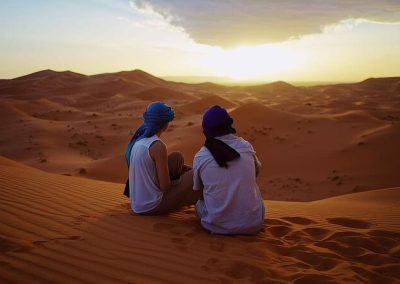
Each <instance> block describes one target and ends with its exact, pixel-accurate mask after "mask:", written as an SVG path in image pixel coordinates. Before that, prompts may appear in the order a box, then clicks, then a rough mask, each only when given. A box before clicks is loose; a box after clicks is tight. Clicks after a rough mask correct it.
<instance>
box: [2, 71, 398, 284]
mask: <svg viewBox="0 0 400 284" xmlns="http://www.w3.org/2000/svg"><path fill="white" fill-rule="evenodd" d="M399 86H400V78H377V79H374V78H371V79H367V80H365V81H363V82H359V83H354V84H336V85H326V86H315V87H296V86H293V85H290V84H288V83H285V82H275V83H271V84H264V85H258V86H249V87H244V86H240V87H238V86H235V87H227V86H220V85H216V84H213V83H202V84H185V83H177V82H170V81H165V80H162V79H160V78H157V77H154V76H152V75H150V74H147V73H145V72H143V71H140V70H134V71H125V72H119V73H109V74H99V75H94V76H86V75H82V74H78V73H74V72H70V71H67V72H55V71H52V70H44V71H40V72H37V73H33V74H30V75H26V76H23V77H19V78H15V79H12V80H0V121H1V124H0V155H1V156H0V252H1V254H0V283H288V282H294V283H400V261H399V260H400V171H399V169H400V147H399V141H400V87H399ZM153 100H164V101H166V102H167V103H169V104H170V105H171V106H172V107H173V108H174V109H175V111H176V119H175V120H174V121H173V122H172V123H171V125H170V127H169V129H168V131H167V132H166V133H165V134H164V136H163V140H164V141H165V143H166V144H167V146H168V150H169V151H172V150H179V151H181V152H182V153H183V155H184V157H185V160H186V162H187V163H188V164H191V163H192V159H193V155H194V154H195V153H196V152H197V151H198V149H199V148H200V147H201V145H202V144H203V143H204V138H203V134H202V129H201V116H202V112H203V111H204V110H205V109H207V107H208V106H210V105H213V104H220V105H222V106H224V107H225V108H227V109H228V111H229V112H230V114H231V116H232V117H233V118H234V121H235V122H234V127H235V128H236V130H237V133H238V135H240V136H242V137H243V138H244V139H246V140H248V141H250V142H251V143H252V144H253V146H254V148H255V150H256V151H257V155H258V156H259V158H260V160H261V161H262V163H263V168H262V171H261V173H260V175H259V177H258V180H257V182H258V184H259V186H260V189H261V191H262V194H263V197H264V198H265V205H266V208H267V212H266V220H265V223H264V226H263V229H262V231H261V232H260V233H259V234H258V235H256V236H234V237H228V236H219V235H210V234H208V233H206V232H205V231H204V230H203V229H202V228H201V227H200V225H199V223H198V221H197V219H196V217H195V214H194V210H193V208H185V209H183V210H182V211H180V212H177V213H173V214H170V215H168V216H159V217H143V216H137V215H135V214H133V213H132V211H131V210H130V208H129V203H128V199H127V198H125V197H124V196H123V195H122V190H123V187H124V185H123V183H125V179H126V175H127V169H126V164H125V161H124V156H123V153H124V149H125V146H126V143H127V142H128V140H129V139H130V137H131V135H132V133H133V131H134V130H135V129H136V127H137V126H139V125H140V123H141V121H142V119H141V116H142V112H143V109H144V108H145V106H146V105H147V104H148V103H149V102H150V101H153Z"/></svg>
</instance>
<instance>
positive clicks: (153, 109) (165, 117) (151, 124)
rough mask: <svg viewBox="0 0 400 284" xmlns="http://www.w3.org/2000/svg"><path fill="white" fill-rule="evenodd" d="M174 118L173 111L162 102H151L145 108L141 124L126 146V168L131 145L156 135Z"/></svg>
mask: <svg viewBox="0 0 400 284" xmlns="http://www.w3.org/2000/svg"><path fill="white" fill-rule="evenodd" d="M174 117H175V112H174V110H173V109H172V108H171V107H170V106H168V105H167V104H165V103H163V102H153V103H151V104H149V105H148V106H147V108H146V110H145V112H144V113H143V124H142V125H141V126H139V128H138V129H137V130H136V132H135V134H133V136H132V138H131V140H130V141H129V143H128V145H127V146H126V150H125V159H126V162H127V163H128V167H129V163H130V157H131V151H132V147H133V145H135V143H136V142H137V141H139V140H140V139H142V138H145V137H151V136H153V135H154V134H156V132H157V131H159V130H160V129H161V128H163V127H164V126H165V124H167V123H168V122H170V121H172V120H173V119H174Z"/></svg>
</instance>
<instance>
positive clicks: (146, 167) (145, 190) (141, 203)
mask: <svg viewBox="0 0 400 284" xmlns="http://www.w3.org/2000/svg"><path fill="white" fill-rule="evenodd" d="M159 140H160V139H159V137H158V136H157V135H153V136H151V137H145V138H142V139H141V140H139V141H137V142H136V143H135V145H134V146H133V147H132V150H131V157H130V164H131V170H130V171H129V180H130V181H131V185H130V188H129V190H130V196H131V198H130V201H131V207H132V209H133V211H134V212H136V213H142V212H147V211H149V210H151V209H153V208H155V207H156V206H157V205H158V204H159V203H160V202H161V199H162V196H163V192H162V191H161V190H160V188H159V182H158V178H157V171H156V166H155V163H154V161H153V159H152V158H151V157H150V155H149V149H150V147H151V146H152V145H153V143H155V142H157V141H159Z"/></svg>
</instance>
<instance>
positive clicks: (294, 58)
mask: <svg viewBox="0 0 400 284" xmlns="http://www.w3.org/2000/svg"><path fill="white" fill-rule="evenodd" d="M300 61H301V57H300V55H299V54H298V53H296V52H295V51H294V50H293V49H290V48H288V47H286V46H284V45H282V44H268V45H259V46H241V47H238V48H235V49H231V50H224V49H216V50H213V51H212V52H210V54H209V55H208V56H207V58H206V63H207V65H208V67H209V68H210V69H211V70H212V72H215V73H217V74H218V75H219V76H225V77H230V78H232V79H234V80H238V81H240V80H242V81H244V80H258V79H266V78H275V77H278V76H281V75H284V74H285V73H289V72H290V71H291V69H293V68H295V67H296V66H298V65H299V64H300Z"/></svg>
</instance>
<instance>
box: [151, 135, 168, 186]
mask: <svg viewBox="0 0 400 284" xmlns="http://www.w3.org/2000/svg"><path fill="white" fill-rule="evenodd" d="M149 153H150V157H151V158H152V159H153V161H154V162H155V164H156V170H157V177H158V183H159V185H160V190H161V191H163V192H165V191H167V190H168V189H170V187H171V181H170V179H169V170H168V155H167V147H166V146H165V144H164V143H163V142H161V141H157V142H155V143H154V144H153V145H151V147H150V149H149Z"/></svg>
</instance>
